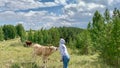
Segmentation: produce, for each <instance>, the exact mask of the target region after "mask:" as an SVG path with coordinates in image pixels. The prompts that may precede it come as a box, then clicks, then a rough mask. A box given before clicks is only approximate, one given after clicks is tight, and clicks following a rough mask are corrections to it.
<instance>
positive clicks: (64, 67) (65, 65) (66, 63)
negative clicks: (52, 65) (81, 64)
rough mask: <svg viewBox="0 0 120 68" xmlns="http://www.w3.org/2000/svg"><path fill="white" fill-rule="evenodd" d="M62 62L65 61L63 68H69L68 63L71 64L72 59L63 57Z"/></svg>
mask: <svg viewBox="0 0 120 68" xmlns="http://www.w3.org/2000/svg"><path fill="white" fill-rule="evenodd" d="M62 60H63V68H68V63H69V60H70V57H69V56H63V57H62Z"/></svg>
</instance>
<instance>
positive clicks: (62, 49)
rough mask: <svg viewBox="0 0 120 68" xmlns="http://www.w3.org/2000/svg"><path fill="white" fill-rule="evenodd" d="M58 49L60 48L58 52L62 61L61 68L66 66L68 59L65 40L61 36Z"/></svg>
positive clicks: (66, 67)
mask: <svg viewBox="0 0 120 68" xmlns="http://www.w3.org/2000/svg"><path fill="white" fill-rule="evenodd" d="M59 43H60V44H59V50H60V54H61V56H62V62H63V68H68V63H69V60H70V57H69V54H68V51H67V48H66V46H65V40H64V39H63V38H61V39H60V42H59Z"/></svg>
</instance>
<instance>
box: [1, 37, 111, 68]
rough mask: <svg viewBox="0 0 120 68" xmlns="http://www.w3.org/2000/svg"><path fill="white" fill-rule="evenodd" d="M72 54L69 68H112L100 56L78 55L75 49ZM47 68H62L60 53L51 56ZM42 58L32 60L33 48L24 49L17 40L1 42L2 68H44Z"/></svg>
mask: <svg viewBox="0 0 120 68" xmlns="http://www.w3.org/2000/svg"><path fill="white" fill-rule="evenodd" d="M68 52H69V53H70V62H69V68H112V67H110V66H107V65H106V64H105V63H103V62H102V61H100V60H99V59H98V57H99V54H94V55H77V54H75V52H74V50H73V49H70V48H68ZM49 59H50V60H48V62H47V68H62V66H63V65H62V62H60V54H59V51H56V52H55V53H53V54H52V55H51V56H49ZM41 66H42V60H41V57H36V60H34V59H33V58H32V48H31V47H24V46H23V43H21V41H20V40H19V39H18V38H16V39H11V40H7V41H2V42H0V68H42V67H41Z"/></svg>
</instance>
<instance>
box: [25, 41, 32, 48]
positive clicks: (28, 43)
mask: <svg viewBox="0 0 120 68" xmlns="http://www.w3.org/2000/svg"><path fill="white" fill-rule="evenodd" d="M31 45H32V42H31V41H25V44H24V47H30V46H31Z"/></svg>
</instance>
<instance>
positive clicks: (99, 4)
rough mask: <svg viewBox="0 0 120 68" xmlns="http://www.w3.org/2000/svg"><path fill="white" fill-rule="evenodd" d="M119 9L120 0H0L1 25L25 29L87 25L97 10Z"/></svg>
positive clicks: (81, 26)
mask: <svg viewBox="0 0 120 68" xmlns="http://www.w3.org/2000/svg"><path fill="white" fill-rule="evenodd" d="M114 8H118V9H120V0H0V25H4V24H12V25H16V24H19V23H20V24H23V26H24V28H25V29H26V30H28V29H30V28H31V29H35V30H37V29H40V28H46V29H49V28H51V27H60V26H67V27H79V28H86V27H87V24H88V22H90V21H92V16H93V14H94V12H95V11H96V10H98V11H99V12H100V13H101V14H103V13H104V11H105V9H109V11H110V14H111V15H112V11H113V10H114Z"/></svg>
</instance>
